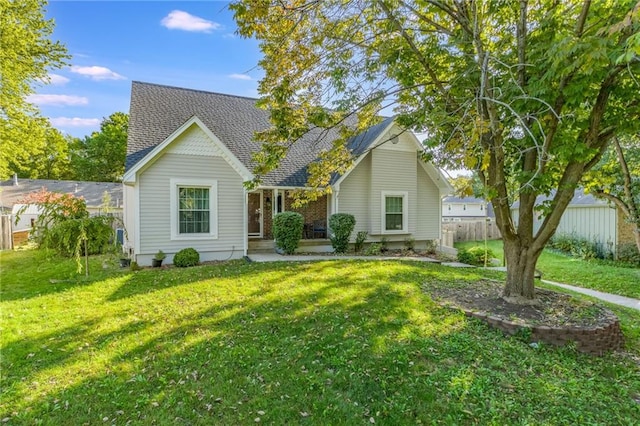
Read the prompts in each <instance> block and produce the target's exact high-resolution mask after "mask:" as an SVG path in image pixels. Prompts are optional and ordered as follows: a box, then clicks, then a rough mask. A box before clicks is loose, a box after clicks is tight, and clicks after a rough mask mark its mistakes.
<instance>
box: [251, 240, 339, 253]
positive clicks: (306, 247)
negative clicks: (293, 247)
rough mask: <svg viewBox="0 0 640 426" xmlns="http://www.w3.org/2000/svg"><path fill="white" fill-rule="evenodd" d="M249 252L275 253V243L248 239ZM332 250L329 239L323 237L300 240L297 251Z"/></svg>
mask: <svg viewBox="0 0 640 426" xmlns="http://www.w3.org/2000/svg"><path fill="white" fill-rule="evenodd" d="M247 248H248V252H249V254H256V253H275V252H276V245H275V242H274V241H273V240H249V247H247ZM331 250H333V249H332V248H331V241H330V240H328V239H324V238H318V239H315V240H300V243H299V244H298V250H297V252H301V253H305V252H327V251H331Z"/></svg>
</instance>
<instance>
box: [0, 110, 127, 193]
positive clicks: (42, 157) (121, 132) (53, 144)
mask: <svg viewBox="0 0 640 426" xmlns="http://www.w3.org/2000/svg"><path fill="white" fill-rule="evenodd" d="M128 123H129V116H128V114H125V113H123V112H115V113H113V114H111V115H110V116H109V117H106V118H104V119H103V120H102V123H101V124H100V130H99V131H96V132H93V133H92V134H91V135H89V136H85V137H84V138H76V137H73V136H70V135H64V134H62V133H61V132H60V131H59V130H57V129H55V128H53V127H51V125H50V124H49V123H48V121H46V120H45V119H42V121H41V127H40V128H41V129H42V132H43V134H44V137H43V139H42V143H40V144H38V145H31V146H30V150H29V152H26V153H24V152H21V153H20V155H11V154H8V165H7V169H6V170H7V171H8V172H9V173H10V174H12V173H17V174H18V177H21V178H28V179H60V180H85V181H102V182H119V181H120V180H122V175H123V174H124V160H125V156H126V152H127V128H128ZM16 154H17V153H16ZM7 177H8V176H4V177H3V178H7Z"/></svg>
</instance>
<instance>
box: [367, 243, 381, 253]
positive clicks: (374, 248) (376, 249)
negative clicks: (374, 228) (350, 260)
mask: <svg viewBox="0 0 640 426" xmlns="http://www.w3.org/2000/svg"><path fill="white" fill-rule="evenodd" d="M380 253H382V245H381V244H380V243H372V244H371V245H370V246H369V247H367V250H366V251H365V252H364V254H366V255H367V256H379V255H380Z"/></svg>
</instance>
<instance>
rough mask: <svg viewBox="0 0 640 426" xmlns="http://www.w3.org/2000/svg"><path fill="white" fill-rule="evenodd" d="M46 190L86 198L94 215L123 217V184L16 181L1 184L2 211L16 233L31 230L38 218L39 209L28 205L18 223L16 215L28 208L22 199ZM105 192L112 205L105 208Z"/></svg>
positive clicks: (0, 209)
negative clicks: (106, 212) (21, 201)
mask: <svg viewBox="0 0 640 426" xmlns="http://www.w3.org/2000/svg"><path fill="white" fill-rule="evenodd" d="M42 189H45V190H47V191H49V192H59V193H64V194H72V195H74V196H76V197H79V198H83V199H84V200H85V202H86V204H87V210H88V211H89V213H90V214H97V213H104V212H105V210H106V211H109V212H110V213H113V214H116V215H119V216H120V215H122V204H123V198H122V184H120V183H114V182H82V181H68V180H46V179H19V178H17V177H14V178H13V179H10V180H6V181H2V182H0V211H1V212H2V213H4V214H11V215H12V222H13V231H14V232H17V231H24V230H29V229H31V227H32V224H33V223H34V222H35V220H36V219H37V218H38V216H39V214H40V210H39V208H38V207H37V206H33V205H30V206H27V207H26V210H25V211H24V213H23V214H21V215H20V220H19V221H18V223H17V224H16V223H15V215H16V213H17V212H18V211H19V210H20V209H21V208H22V207H23V206H24V205H23V204H20V200H21V199H23V198H24V197H25V196H27V195H28V194H30V193H32V192H39V191H41V190H42ZM105 193H107V194H109V197H110V203H109V206H108V207H107V206H105V205H104V197H105Z"/></svg>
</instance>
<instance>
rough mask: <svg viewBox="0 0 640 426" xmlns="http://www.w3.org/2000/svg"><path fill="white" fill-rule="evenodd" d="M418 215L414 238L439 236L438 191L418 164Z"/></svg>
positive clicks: (439, 202)
mask: <svg viewBox="0 0 640 426" xmlns="http://www.w3.org/2000/svg"><path fill="white" fill-rule="evenodd" d="M417 181H418V200H417V203H418V206H417V209H418V217H417V226H416V232H415V235H414V238H415V239H416V240H435V239H438V238H440V228H441V219H440V216H439V215H440V204H441V201H440V192H439V191H438V187H437V186H436V184H435V183H434V182H433V180H431V178H430V177H429V175H428V174H427V172H426V171H425V170H424V169H423V168H422V165H420V164H418V167H417Z"/></svg>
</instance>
